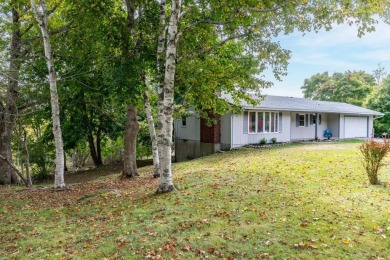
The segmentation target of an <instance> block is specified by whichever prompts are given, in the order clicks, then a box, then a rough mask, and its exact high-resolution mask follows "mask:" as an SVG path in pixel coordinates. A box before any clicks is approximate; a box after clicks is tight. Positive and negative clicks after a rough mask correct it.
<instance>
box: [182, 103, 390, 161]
mask: <svg viewBox="0 0 390 260" xmlns="http://www.w3.org/2000/svg"><path fill="white" fill-rule="evenodd" d="M223 98H225V99H226V100H227V101H231V98H230V97H229V96H224V97H223ZM241 105H242V108H243V113H241V114H233V113H231V112H229V113H227V114H225V115H223V116H216V119H217V120H218V123H217V124H215V125H213V126H211V127H208V126H206V124H205V122H204V120H203V119H200V118H198V117H197V116H196V114H194V115H193V116H191V117H186V118H182V119H179V120H175V123H174V124H175V125H174V128H175V134H174V137H175V154H176V160H177V161H183V160H187V159H192V158H197V157H200V156H204V155H208V154H211V153H214V152H216V151H219V150H230V149H232V148H236V147H240V146H244V145H247V144H255V143H259V142H260V140H261V139H262V138H265V139H267V141H268V142H270V141H271V138H276V139H277V142H294V141H302V140H314V139H317V138H318V139H324V138H325V137H324V136H323V134H324V131H325V130H326V129H329V130H330V131H331V133H332V138H333V139H345V138H369V137H371V136H373V134H374V133H373V131H374V130H373V121H374V119H375V118H376V117H381V116H383V115H384V114H383V113H380V112H377V111H373V110H370V109H366V108H362V107H358V106H354V105H351V104H346V103H339V102H327V101H317V100H309V99H303V98H295V97H281V96H266V97H265V98H264V100H263V101H262V102H261V103H260V104H259V105H257V106H255V107H253V106H252V105H249V104H247V103H245V102H242V104H241Z"/></svg>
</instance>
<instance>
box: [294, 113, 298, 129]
mask: <svg viewBox="0 0 390 260" xmlns="http://www.w3.org/2000/svg"><path fill="white" fill-rule="evenodd" d="M295 123H296V126H297V127H299V114H296V115H295Z"/></svg>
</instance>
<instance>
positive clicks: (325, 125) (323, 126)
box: [317, 114, 328, 139]
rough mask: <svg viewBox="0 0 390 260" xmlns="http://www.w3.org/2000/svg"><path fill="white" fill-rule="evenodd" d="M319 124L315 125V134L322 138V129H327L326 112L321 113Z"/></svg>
mask: <svg viewBox="0 0 390 260" xmlns="http://www.w3.org/2000/svg"><path fill="white" fill-rule="evenodd" d="M321 118H322V120H321V125H318V126H317V136H318V138H320V139H323V138H324V131H325V130H326V129H328V115H327V114H321Z"/></svg>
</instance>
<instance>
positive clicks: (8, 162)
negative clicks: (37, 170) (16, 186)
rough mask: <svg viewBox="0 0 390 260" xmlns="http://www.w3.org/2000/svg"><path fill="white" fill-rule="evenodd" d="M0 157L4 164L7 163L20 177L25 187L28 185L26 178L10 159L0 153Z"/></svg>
mask: <svg viewBox="0 0 390 260" xmlns="http://www.w3.org/2000/svg"><path fill="white" fill-rule="evenodd" d="M0 159H2V160H3V161H4V162H5V163H6V164H8V165H9V166H10V167H11V168H12V169H13V170H14V171H15V173H16V174H17V175H18V176H19V177H20V179H21V180H22V181H23V182H24V184H25V185H26V187H28V183H27V180H26V179H25V178H24V176H23V174H22V173H21V172H20V171H19V170H18V168H16V166H15V165H13V164H12V163H11V162H10V161H8V160H7V159H6V158H5V157H4V156H2V155H1V154H0Z"/></svg>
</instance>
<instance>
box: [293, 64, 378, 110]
mask: <svg viewBox="0 0 390 260" xmlns="http://www.w3.org/2000/svg"><path fill="white" fill-rule="evenodd" d="M374 86H375V79H374V77H373V76H372V75H370V74H368V73H366V72H364V71H353V72H351V71H347V72H345V73H334V74H333V75H332V76H329V75H328V72H324V73H317V74H315V75H313V76H311V77H310V78H309V79H305V81H304V84H303V86H302V87H301V89H302V91H303V93H304V97H305V98H310V99H315V100H325V101H338V102H345V103H350V104H354V105H358V106H362V105H363V103H364V102H365V100H366V98H367V97H368V95H369V94H370V93H371V91H372V90H373V88H374Z"/></svg>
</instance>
